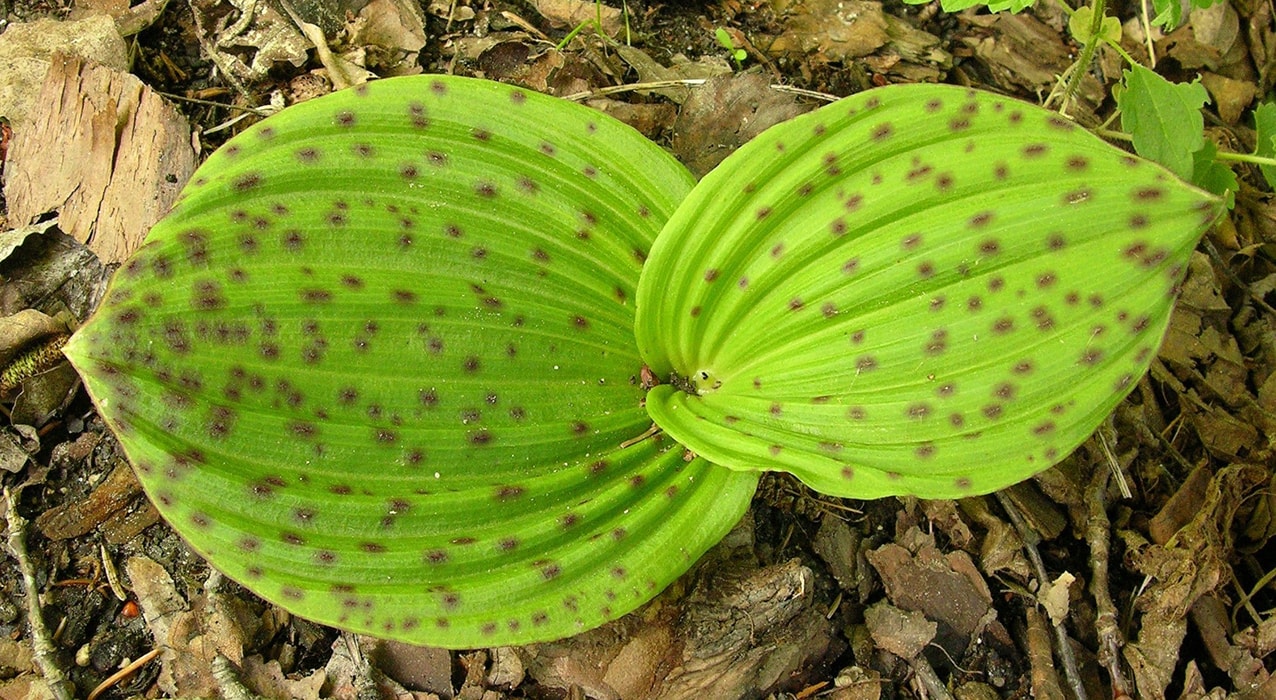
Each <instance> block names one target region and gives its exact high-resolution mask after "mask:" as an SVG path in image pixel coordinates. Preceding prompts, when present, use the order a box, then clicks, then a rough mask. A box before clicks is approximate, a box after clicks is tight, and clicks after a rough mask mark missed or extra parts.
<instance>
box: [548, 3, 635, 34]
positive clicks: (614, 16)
mask: <svg viewBox="0 0 1276 700" xmlns="http://www.w3.org/2000/svg"><path fill="white" fill-rule="evenodd" d="M531 5H532V7H533V8H534V9H535V10H536V11H537V12H538V13H540V15H541V16H542V17H544V18H545V19H547V20H549V23H550V24H552V25H554V26H555V27H559V28H560V29H561V28H569V29H570V28H575V27H576V26H577V25H580V24H583V23H586V22H588V23H590V24H591V25H592V24H593V23H594V22H596V21H598V20H600V19H601V21H602V29H603V33H605V34H606V35H607V36H610V37H613V38H614V37H616V36H618V35H619V34H620V30H621V29H622V28H623V27H624V21H623V17H622V11H621V10H620V9H617V8H615V7H608V6H607V5H603V4H601V3H598V2H595V0H531Z"/></svg>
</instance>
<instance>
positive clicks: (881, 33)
mask: <svg viewBox="0 0 1276 700" xmlns="http://www.w3.org/2000/svg"><path fill="white" fill-rule="evenodd" d="M782 4H783V5H785V7H784V8H783V9H784V10H785V11H786V12H787V13H788V15H789V19H788V22H787V24H786V27H785V30H784V32H783V33H782V34H780V36H778V37H776V39H775V41H774V42H773V43H772V44H771V46H770V49H769V50H770V53H772V54H785V53H802V54H808V55H809V56H810V58H811V60H812V61H815V62H817V63H845V62H848V61H851V60H853V59H856V58H862V57H864V56H867V55H869V54H871V53H873V52H875V51H877V50H878V49H880V48H882V47H883V46H885V45H886V44H887V43H888V42H889V41H890V40H891V37H890V34H889V33H888V32H887V21H886V15H885V13H884V12H883V11H882V4H881V3H880V2H874V1H873V0H797V1H796V2H791V3H790V2H784V3H782Z"/></svg>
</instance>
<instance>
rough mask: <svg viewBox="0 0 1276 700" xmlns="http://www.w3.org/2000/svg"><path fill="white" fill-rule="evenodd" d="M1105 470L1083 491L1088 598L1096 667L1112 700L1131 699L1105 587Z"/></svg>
mask: <svg viewBox="0 0 1276 700" xmlns="http://www.w3.org/2000/svg"><path fill="white" fill-rule="evenodd" d="M1109 474H1110V472H1109V471H1108V470H1106V469H1096V470H1094V478H1093V479H1091V480H1090V486H1089V488H1087V489H1086V498H1085V501H1086V503H1089V504H1090V517H1089V518H1088V519H1087V521H1086V530H1085V539H1086V543H1087V544H1089V545H1090V594H1091V595H1093V596H1094V604H1095V607H1096V609H1097V615H1096V617H1095V621H1094V630H1095V633H1096V634H1098V636H1099V663H1100V664H1101V665H1102V666H1103V667H1104V668H1106V669H1107V670H1108V676H1109V677H1110V678H1111V679H1112V697H1113V698H1114V699H1116V700H1120V699H1121V698H1128V697H1130V693H1131V692H1133V688H1131V687H1130V681H1129V680H1128V679H1127V678H1126V677H1125V673H1124V672H1123V671H1122V670H1121V647H1122V646H1125V639H1124V637H1123V636H1122V635H1121V627H1120V624H1119V622H1118V620H1119V618H1118V617H1117V609H1116V604H1115V603H1113V602H1112V592H1111V591H1110V590H1109V584H1108V559H1109V558H1110V557H1111V547H1110V546H1109V542H1108V535H1109V533H1110V532H1111V531H1112V522H1111V521H1110V520H1108V499H1107V492H1108V478H1109Z"/></svg>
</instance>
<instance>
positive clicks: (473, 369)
mask: <svg viewBox="0 0 1276 700" xmlns="http://www.w3.org/2000/svg"><path fill="white" fill-rule="evenodd" d="M691 184H692V180H691V177H690V175H689V173H688V172H687V171H686V169H685V168H683V167H682V166H681V165H679V164H678V163H677V162H676V161H674V160H673V159H672V158H671V157H670V156H668V155H666V154H665V153H664V152H663V151H662V150H661V149H660V148H658V147H657V146H655V145H654V144H652V143H651V142H649V141H647V140H646V139H645V138H643V137H642V136H641V135H640V134H638V133H637V132H636V131H634V130H632V129H630V128H629V127H627V126H625V125H623V124H621V123H620V122H618V121H616V120H614V119H611V118H609V117H607V116H605V115H603V114H599V113H597V112H595V111H593V110H590V109H588V108H585V107H582V106H580V105H576V104H573V103H569V102H565V101H562V100H557V99H553V98H550V97H547V96H544V95H540V94H536V93H532V92H527V91H524V90H521V89H519V88H515V87H511V86H508V85H502V84H499V83H493V82H487V81H478V80H470V79H463V78H456V77H445V76H419V77H411V78H398V79H392V80H385V81H377V82H374V83H371V84H369V85H366V86H363V87H360V88H356V89H354V90H350V91H344V92H340V93H336V94H333V95H330V96H327V97H324V98H320V99H317V100H313V101H310V102H306V103H304V104H301V105H298V106H295V107H292V108H289V109H287V110H285V111H283V112H282V113H280V114H279V115H278V116H275V117H272V118H270V119H267V120H265V121H263V122H261V123H260V124H257V125H255V126H253V127H252V128H250V129H248V130H247V131H245V132H244V133H242V134H240V135H239V136H237V137H236V138H234V139H232V140H231V141H230V142H229V143H227V144H226V146H224V147H223V148H221V149H220V150H218V151H217V152H216V153H214V154H213V155H212V156H211V157H210V158H209V159H208V161H207V162H206V163H205V164H204V165H203V166H202V167H201V168H200V169H199V170H198V172H197V173H196V174H195V176H194V178H193V180H192V181H191V183H190V184H189V186H188V187H187V188H186V190H185V192H184V194H183V197H182V199H181V201H180V202H179V204H178V206H177V207H176V208H175V210H174V211H173V213H172V214H171V215H170V216H169V217H168V218H166V219H164V220H163V221H162V222H160V223H159V224H158V225H156V226H155V227H154V229H152V230H151V232H150V234H149V236H148V238H147V241H146V244H145V245H144V246H143V248H142V249H141V250H139V251H138V252H137V253H136V255H134V256H133V257H132V258H131V259H130V260H129V261H128V262H127V263H125V265H124V266H123V268H122V269H121V271H120V272H119V273H118V274H117V276H116V278H115V279H114V281H113V283H112V285H111V289H110V290H109V292H108V294H107V298H106V302H105V303H104V304H103V306H102V307H101V309H99V310H98V312H97V313H96V315H95V316H94V317H93V319H91V320H90V321H89V322H88V323H87V324H86V325H84V326H83V327H82V328H81V329H80V330H79V332H77V333H76V334H75V336H74V338H73V339H72V340H71V342H70V344H69V345H68V347H67V348H66V354H67V356H68V357H69V358H70V359H71V361H72V362H73V363H74V364H75V366H76V368H77V369H78V370H79V371H80V373H81V375H82V376H83V377H84V380H85V384H86V386H87V387H88V390H89V392H90V394H91V395H92V396H93V398H94V399H95V401H96V403H97V406H98V408H99V410H100V412H101V415H102V417H103V418H104V419H105V420H106V422H107V423H108V424H109V425H110V426H111V428H112V430H113V431H114V432H115V433H116V435H117V436H119V438H120V442H121V444H122V445H123V447H124V449H125V451H126V452H127V454H128V456H129V458H130V460H131V461H132V463H133V464H134V466H135V468H136V471H137V473H138V477H139V479H140V480H141V483H142V485H143V486H144V487H145V489H146V491H147V493H148V494H149V495H150V497H151V499H152V500H153V501H154V502H155V504H156V506H157V507H158V508H159V510H160V512H161V513H162V514H163V515H164V517H165V518H166V519H167V520H168V521H169V523H170V524H172V526H173V527H174V528H175V529H176V530H177V531H178V532H179V533H180V534H181V535H182V536H183V537H184V538H186V540H187V541H188V542H190V544H191V546H192V547H193V548H194V549H195V550H196V551H198V552H199V553H200V554H201V555H203V556H204V557H206V558H207V559H208V560H209V561H210V562H211V563H212V564H213V565H214V566H216V567H217V568H218V569H220V570H222V571H224V572H225V573H226V574H228V575H229V576H231V577H233V578H234V579H236V580H238V581H240V582H241V583H243V584H244V585H246V586H247V587H249V588H250V589H252V590H253V591H254V592H256V593H258V594H260V595H261V596H263V597H265V598H267V599H269V600H271V601H273V602H275V603H277V604H279V605H280V606H282V607H284V608H286V609H288V610H291V611H293V612H295V613H297V614H299V615H303V616H305V617H309V618H311V619H314V620H318V621H320V622H325V623H329V624H333V625H336V626H339V627H343V628H346V629H351V630H357V631H360V632H366V633H369V634H374V635H377V636H381V637H390V638H396V639H402V640H406V641H410V642H415V643H428V644H434V645H441V646H448V647H474V646H488V645H495V644H514V643H523V642H529V641H534V640H543V639H552V638H558V637H563V636H567V635H571V634H574V633H577V632H579V631H582V630H585V629H588V628H591V627H594V626H596V625H599V624H601V623H603V622H605V621H607V620H610V619H613V618H616V617H619V616H620V615H623V614H624V613H625V612H627V611H629V610H632V609H633V608H634V607H636V606H638V605H639V604H641V603H643V602H644V601H646V600H649V599H650V598H651V597H652V596H654V595H655V594H656V593H657V592H659V591H660V590H661V589H663V588H664V587H665V586H666V585H668V584H669V583H670V582H671V581H672V580H673V579H674V578H676V577H677V576H678V575H679V574H681V573H682V572H683V571H685V570H686V569H687V567H689V566H690V565H691V563H692V562H694V561H695V560H696V559H697V558H698V557H699V556H700V555H701V554H702V553H703V552H704V551H705V550H706V549H708V548H709V547H710V546H711V545H713V544H714V543H716V542H717V541H718V539H720V538H721V537H722V536H723V535H724V534H725V533H726V532H727V530H728V529H729V528H730V527H732V526H733V525H734V524H735V522H736V521H737V520H738V519H739V517H740V516H741V514H742V513H743V512H744V510H745V508H746V507H747V506H748V503H749V499H750V497H751V495H752V492H753V489H754V487H755V485H756V481H757V475H755V474H743V473H733V472H730V471H728V470H723V469H719V468H715V467H713V466H712V465H710V464H708V463H707V462H705V461H704V460H701V459H698V460H694V461H691V462H690V463H688V462H686V461H685V460H684V454H683V450H682V449H681V448H680V447H678V446H677V445H675V444H673V443H672V441H669V440H664V439H661V436H649V435H648V436H646V437H645V438H644V435H647V433H648V429H649V427H650V420H649V419H648V417H647V415H646V413H645V411H644V410H643V408H642V405H641V404H642V399H643V391H642V387H641V385H640V382H639V379H638V377H639V376H640V372H641V368H642V363H641V360H640V359H639V357H638V354H637V351H636V343H635V340H634V337H633V316H634V310H633V309H634V301H633V300H634V295H635V288H636V286H637V282H638V275H639V271H640V270H641V268H642V265H643V261H644V260H645V258H646V256H647V251H648V249H649V247H650V245H651V243H652V240H653V239H654V238H655V235H656V233H657V231H658V230H659V229H660V227H661V225H662V224H663V222H664V221H665V220H666V219H667V218H668V217H669V215H670V213H671V212H672V211H673V209H674V207H675V206H676V205H677V203H678V202H679V201H680V200H681V199H682V197H683V196H684V195H685V193H686V192H687V191H688V189H689V188H690V186H691Z"/></svg>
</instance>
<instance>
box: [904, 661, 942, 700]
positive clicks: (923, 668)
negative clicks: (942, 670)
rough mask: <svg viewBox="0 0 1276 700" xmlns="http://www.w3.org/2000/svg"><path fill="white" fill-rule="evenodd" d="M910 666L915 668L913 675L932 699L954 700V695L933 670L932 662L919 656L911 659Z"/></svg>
mask: <svg viewBox="0 0 1276 700" xmlns="http://www.w3.org/2000/svg"><path fill="white" fill-rule="evenodd" d="M908 665H909V666H911V667H912V668H913V675H915V676H916V677H917V681H918V682H919V683H921V685H922V687H923V688H925V689H926V692H927V693H929V694H930V697H932V698H935V699H936V700H953V696H952V694H950V693H949V692H948V689H947V688H945V687H944V684H943V682H942V681H940V680H939V676H938V675H937V674H936V673H935V669H933V668H931V665H930V662H929V661H927V660H926V657H925V656H922V655H921V654H918V655H917V656H914V657H913V658H911V659H909V661H908Z"/></svg>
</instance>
